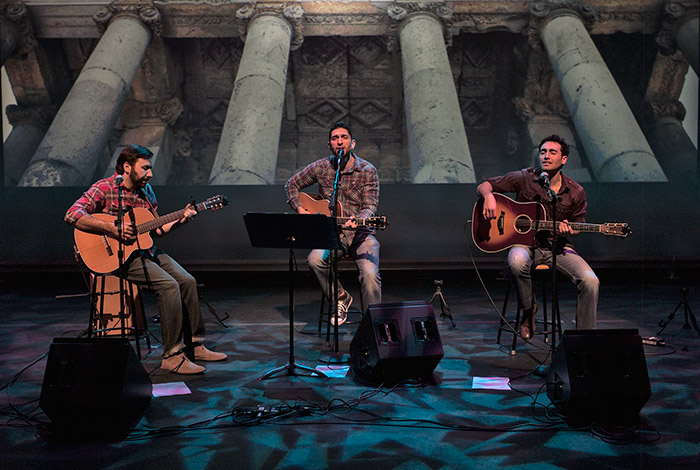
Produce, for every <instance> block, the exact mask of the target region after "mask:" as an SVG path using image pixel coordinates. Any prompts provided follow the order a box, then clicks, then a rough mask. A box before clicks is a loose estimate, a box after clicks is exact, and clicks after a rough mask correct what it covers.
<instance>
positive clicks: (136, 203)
mask: <svg viewBox="0 0 700 470" xmlns="http://www.w3.org/2000/svg"><path fill="white" fill-rule="evenodd" d="M122 207H123V209H124V211H127V210H129V208H132V207H144V208H146V209H148V210H150V211H151V212H153V213H154V215H155V214H157V210H158V202H157V201H156V195H155V193H154V192H153V188H152V187H151V185H150V184H147V185H146V187H145V188H143V189H139V190H136V191H131V190H130V189H127V188H125V187H122ZM118 208H119V193H118V188H117V174H116V173H115V174H113V175H112V176H110V177H109V178H105V179H102V180H99V181H97V182H96V183H94V184H93V185H92V186H90V188H89V189H88V190H87V191H85V192H84V193H83V195H82V196H80V198H79V199H78V200H77V201H75V202H74V203H73V205H72V206H71V207H70V209H68V212H66V216H65V217H64V220H65V221H66V222H68V223H69V224H71V225H72V224H75V223H76V222H77V221H78V219H79V218H81V217H82V216H84V215H86V214H96V213H106V214H110V215H117V211H118Z"/></svg>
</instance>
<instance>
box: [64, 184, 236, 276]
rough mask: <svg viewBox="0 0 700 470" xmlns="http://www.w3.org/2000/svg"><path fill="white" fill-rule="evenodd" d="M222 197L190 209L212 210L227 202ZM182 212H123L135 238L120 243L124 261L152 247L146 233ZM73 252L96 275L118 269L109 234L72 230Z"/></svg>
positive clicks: (110, 219)
mask: <svg viewBox="0 0 700 470" xmlns="http://www.w3.org/2000/svg"><path fill="white" fill-rule="evenodd" d="M228 203H229V202H228V199H226V196H221V195H218V196H213V197H210V198H209V199H207V200H206V201H204V202H201V203H199V204H195V206H194V210H196V211H197V212H201V211H203V210H210V211H215V210H218V209H221V208H223V207H224V206H225V205H227V204H228ZM184 214H185V209H180V210H179V211H175V212H171V213H170V214H166V215H163V216H160V217H155V216H154V215H153V213H151V211H149V210H148V209H146V208H144V207H134V208H133V209H132V210H131V211H128V212H126V213H125V214H124V222H125V223H133V224H134V225H135V226H136V233H137V237H136V239H135V240H134V241H133V242H131V243H129V244H127V245H124V260H127V259H129V256H131V255H132V254H133V253H134V251H136V250H147V249H149V248H151V247H152V246H153V239H152V238H151V235H150V233H151V232H152V231H153V230H155V229H157V228H160V227H162V226H163V225H165V224H168V223H170V222H174V221H176V220H180V219H181V218H182V216H183V215H184ZM92 216H93V217H95V218H97V219H100V220H105V221H108V222H112V223H114V222H116V220H117V217H116V216H113V215H109V214H102V213H98V214H92ZM73 238H74V240H75V246H76V252H77V253H78V254H79V255H80V258H81V259H82V260H83V262H84V263H85V265H86V266H87V267H88V268H89V269H90V270H91V271H93V272H95V273H98V274H106V273H111V272H112V271H114V270H116V269H117V268H119V256H118V250H119V241H118V240H117V239H115V238H112V237H111V236H108V235H105V234H99V233H92V232H84V231H82V230H79V229H75V231H74V233H73Z"/></svg>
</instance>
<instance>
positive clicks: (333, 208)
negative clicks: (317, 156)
mask: <svg viewBox="0 0 700 470" xmlns="http://www.w3.org/2000/svg"><path fill="white" fill-rule="evenodd" d="M342 160H343V150H339V151H338V156H337V159H336V165H335V181H334V182H333V193H332V194H331V199H330V202H329V203H328V210H329V212H330V215H331V218H332V219H333V225H334V227H335V230H336V232H338V231H339V230H340V228H339V227H338V219H337V217H338V214H337V208H338V204H337V201H338V188H339V186H340V171H341V168H340V164H341V162H342ZM338 238H340V233H338ZM339 255H340V251H339V250H336V251H334V252H333V253H332V254H331V267H330V274H331V279H332V284H331V296H330V297H331V299H332V300H331V303H332V304H333V306H332V308H331V309H330V310H329V315H328V321H330V320H331V317H332V318H335V321H334V322H333V351H332V353H331V360H329V362H333V358H334V355H336V354H338V350H339V347H338V297H339V292H338V289H339V282H338V257H339Z"/></svg>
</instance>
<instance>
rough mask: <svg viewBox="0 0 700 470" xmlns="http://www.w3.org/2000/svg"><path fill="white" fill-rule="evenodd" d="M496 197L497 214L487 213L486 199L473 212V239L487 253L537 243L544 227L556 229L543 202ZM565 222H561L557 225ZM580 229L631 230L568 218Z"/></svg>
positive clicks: (621, 232)
mask: <svg viewBox="0 0 700 470" xmlns="http://www.w3.org/2000/svg"><path fill="white" fill-rule="evenodd" d="M493 195H494V197H495V198H496V218H495V219H489V220H487V219H485V218H484V216H483V208H484V200H483V198H480V199H479V200H478V201H477V202H476V204H474V211H473V213H472V239H473V240H474V244H475V245H476V246H477V247H478V248H479V249H480V250H481V251H484V252H486V253H496V252H498V251H502V250H505V249H507V248H510V247H512V246H513V245H525V246H535V235H536V234H537V232H539V231H541V230H549V231H550V232H551V231H552V227H553V223H552V222H553V221H551V220H547V213H546V212H545V209H544V206H543V205H542V204H540V203H539V202H517V201H514V200H512V199H511V198H509V197H508V196H505V195H503V194H500V193H493ZM560 223H561V222H557V227H558V226H559V224H560ZM568 225H569V226H570V227H571V228H572V229H574V230H578V231H580V232H597V233H602V234H604V235H614V236H618V237H626V236H627V235H628V234H629V233H630V232H631V230H630V228H629V225H628V224H626V223H618V222H614V223H605V224H589V223H577V222H568Z"/></svg>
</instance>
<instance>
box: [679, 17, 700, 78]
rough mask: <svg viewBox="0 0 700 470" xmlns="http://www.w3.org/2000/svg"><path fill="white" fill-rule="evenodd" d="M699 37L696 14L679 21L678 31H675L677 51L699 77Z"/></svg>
mask: <svg viewBox="0 0 700 470" xmlns="http://www.w3.org/2000/svg"><path fill="white" fill-rule="evenodd" d="M699 35H700V27H699V22H698V12H697V11H696V12H695V15H693V16H691V17H689V18H685V19H683V20H681V22H680V25H679V26H678V29H677V30H676V43H677V44H678V49H680V50H681V52H682V53H683V55H684V56H685V58H686V60H687V61H688V63H689V64H690V66H691V67H693V70H695V73H696V74H698V75H700V71H698V60H699V59H698V48H700V46H699V45H698V36H699Z"/></svg>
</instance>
